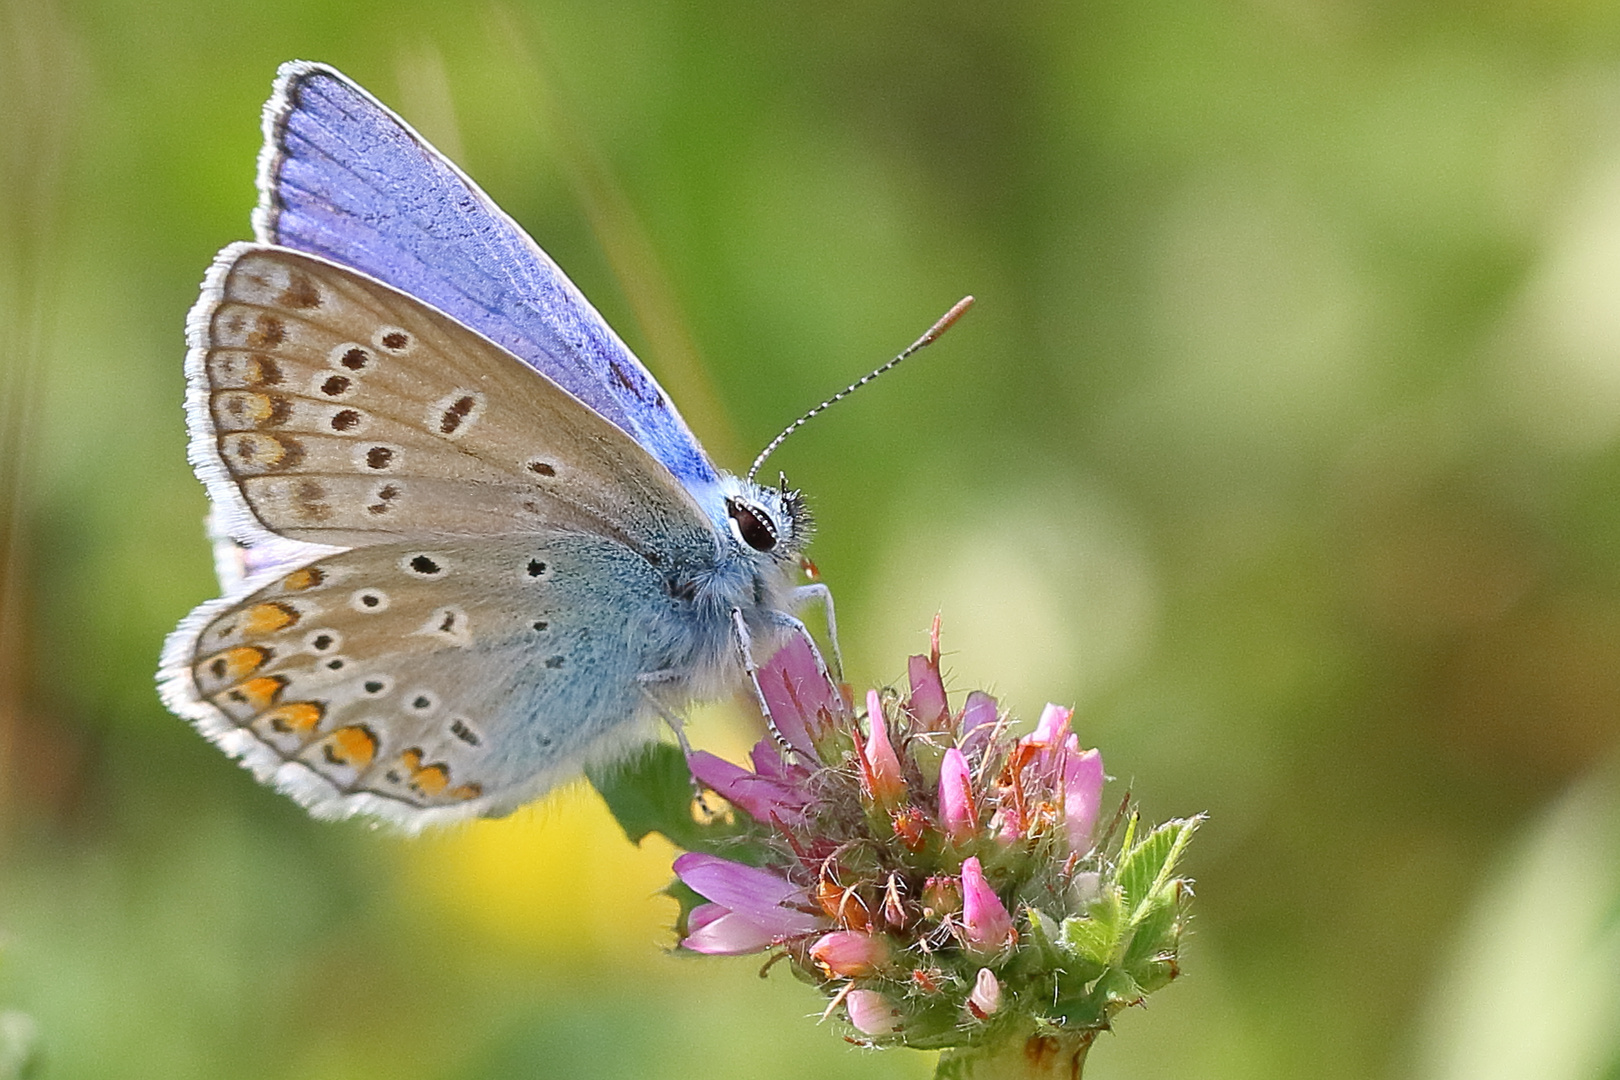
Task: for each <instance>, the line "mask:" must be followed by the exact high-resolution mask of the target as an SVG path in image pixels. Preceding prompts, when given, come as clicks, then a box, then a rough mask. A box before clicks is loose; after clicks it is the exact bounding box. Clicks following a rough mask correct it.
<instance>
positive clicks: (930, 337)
mask: <svg viewBox="0 0 1620 1080" xmlns="http://www.w3.org/2000/svg"><path fill="white" fill-rule="evenodd" d="M972 306H973V297H971V296H964V297H962V299H960V300H958V301H957V302H956V304H955V305H954V306H953V307H952V308H951V310H949V311H947V312H946V313H945V314H943V315H941V316H940V317H939V321H938V322H936V323H934V325H933V326H930V327H929V328H928V332H927V333H926V334H924V335H923V336H922V337H920V338H918V339H917V340H916V341H913V342H912V343H911V344H910V345H908V346H906V348H905V351H903V352H902V353H901V354H900V355H899V356H896V357H895V358H894V359H893V360H890V361H889V362H888V363H887V364H884V365H883V366H882V367H880V368H878V369H876V370H875V371H873V372H871V373H870V374H867V375H863V376H861V377H860V378H859V379H857V380H855V381H854V382H852V383H850V384H849V385H848V386H846V387H844V388H843V389H842V390H840V391H838V393H836V394H834V395H833V396H832V397H830V398H828V399H827V400H826V401H823V402H822V403H821V404H820V405H817V406H816V407H815V408H813V409H811V410H810V411H809V412H807V413H805V414H804V415H803V416H801V417H799V418H798V419H797V420H795V421H793V423H791V424H789V425H788V426H787V427H785V428H783V429H782V434H780V435H778V436H777V437H776V438H774V439H772V440H771V441H770V443H769V444H768V445H767V446H766V447H765V449H763V450H761V451H760V452H759V457H757V458H755V459H754V463H753V464H752V465H750V466H749V467H748V480H749V482H750V483H752V482H753V480H754V474H755V473H757V472H759V467H760V466H761V465H763V464H765V459H766V458H768V457H770V456H771V454H772V452H774V451H775V450H776V448H777V447H778V446H781V445H782V442H783V440H785V439H786V438H787V437H788V436H789V435H791V434H793V433H794V432H795V431H797V430H799V429H800V428H801V427H803V426H804V425H805V423H806V422H807V421H809V419H810V418H811V417H812V416H815V415H816V414H817V413H821V412H825V411H826V410H827V409H828V408H829V407H830V406H832V405H833V404H835V403H837V402H840V401H842V400H844V399H845V398H847V397H849V395H851V394H853V393H854V392H855V391H857V390H859V389H860V388H861V387H863V386H865V385H866V384H867V383H869V382H871V381H872V380H873V379H875V378H877V377H878V376H879V375H882V374H883V373H884V372H885V371H888V370H890V369H891V368H894V367H898V366H899V364H900V361H902V360H904V359H905V358H906V357H908V356H910V355H911V354H912V353H914V352H916V351H917V350H918V349H921V348H922V347H923V346H924V345H932V344H933V343H934V342H935V341H937V340H939V336H940V335H941V334H943V333H944V332H945V331H947V330H949V329H950V328H951V324H952V323H954V322H955V321H956V320H957V319H960V318H961V317H962V313H963V312H964V311H966V310H967V309H968V308H970V307H972Z"/></svg>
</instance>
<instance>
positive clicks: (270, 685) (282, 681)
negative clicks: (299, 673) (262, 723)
mask: <svg viewBox="0 0 1620 1080" xmlns="http://www.w3.org/2000/svg"><path fill="white" fill-rule="evenodd" d="M286 686H287V680H286V678H285V677H284V676H281V675H260V676H259V677H258V678H257V679H249V680H248V681H247V682H245V683H243V684H242V685H241V686H238V687H236V688H235V689H233V690H231V691H230V693H229V694H227V695H226V696H227V697H229V698H231V699H232V700H233V701H239V702H241V703H242V704H243V705H246V706H248V707H249V708H251V709H252V710H253V711H254V712H256V713H257V712H263V711H264V710H266V709H268V708H269V707H270V706H272V705H274V704H275V703H276V698H278V697H280V696H281V691H282V690H283V689H285V688H286Z"/></svg>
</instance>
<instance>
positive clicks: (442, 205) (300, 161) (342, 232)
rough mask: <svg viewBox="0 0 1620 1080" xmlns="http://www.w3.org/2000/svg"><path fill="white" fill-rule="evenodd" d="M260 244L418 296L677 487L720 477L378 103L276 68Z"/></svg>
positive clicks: (579, 299)
mask: <svg viewBox="0 0 1620 1080" xmlns="http://www.w3.org/2000/svg"><path fill="white" fill-rule="evenodd" d="M264 127H265V146H264V150H263V152H262V154H261V157H260V162H259V190H260V204H259V209H258V210H257V211H256V212H255V214H254V225H255V229H256V231H257V233H258V236H259V239H260V240H261V241H262V242H264V243H267V244H279V245H283V246H286V247H291V248H296V249H298V250H300V251H307V252H311V253H314V254H316V255H321V256H325V257H327V258H330V259H335V260H337V261H340V262H342V263H345V264H347V265H349V266H353V267H355V268H356V269H358V270H361V271H363V272H365V273H367V274H370V275H371V276H373V277H375V278H377V279H378V280H381V281H384V282H386V283H388V284H389V285H392V286H394V287H395V288H398V289H401V290H403V291H405V292H408V293H410V294H411V295H413V296H418V297H420V298H422V299H423V300H425V301H427V302H428V303H429V304H432V305H433V306H435V307H437V308H439V309H441V310H443V311H445V312H447V313H448V314H450V315H452V316H454V317H455V318H457V319H459V320H461V321H462V322H463V323H465V324H467V325H468V326H470V327H472V328H473V329H474V330H477V331H478V332H480V333H482V334H484V335H485V336H487V337H489V338H490V339H491V340H493V341H495V342H496V343H497V344H499V345H501V346H502V347H503V348H505V349H507V350H509V351H510V352H512V353H513V354H515V355H516V356H518V357H519V358H521V359H522V360H523V361H524V362H525V363H527V364H529V365H531V366H533V367H534V368H535V369H536V370H538V371H540V372H542V373H544V374H545V375H547V376H548V377H550V378H551V379H553V380H555V381H556V382H557V384H558V385H560V386H562V387H563V388H564V389H566V390H568V391H569V392H570V393H572V394H573V395H574V396H576V397H578V398H579V399H580V400H581V401H583V402H585V403H586V404H587V405H589V406H591V407H592V408H593V409H595V410H596V411H597V412H599V413H600V414H601V415H603V416H604V417H606V418H607V419H608V420H610V421H611V422H612V423H614V424H616V425H617V426H618V427H619V428H620V429H621V430H623V431H624V432H626V433H627V434H629V435H630V436H632V437H633V438H634V439H635V440H636V441H637V442H638V443H639V444H640V445H641V446H643V447H645V448H646V450H647V451H648V452H649V453H651V454H652V455H653V456H654V457H656V458H657V459H658V460H660V461H662V462H663V463H664V465H665V466H666V467H668V468H669V469H670V471H671V472H672V473H674V474H675V476H677V477H678V478H680V480H681V481H682V482H683V483H686V484H687V485H688V486H690V487H694V488H697V487H705V486H708V485H710V484H712V483H714V481H715V479H716V474H715V470H714V466H713V465H712V464H710V462H709V459H708V457H707V455H706V454H705V453H704V452H703V449H702V447H701V446H699V444H698V442H697V439H696V438H695V437H694V436H693V435H692V432H691V430H690V429H689V428H688V427H687V426H686V423H685V421H683V420H682V419H681V417H680V414H679V413H678V412H677V411H676V410H675V406H674V405H673V404H672V403H671V402H670V401H669V399H668V397H667V396H666V395H665V394H664V392H663V390H662V389H661V388H660V387H659V385H658V383H657V381H656V380H655V379H654V378H653V377H652V375H651V373H650V372H648V371H647V369H646V368H645V367H643V366H642V365H641V363H640V361H638V360H637V359H636V358H635V356H634V355H633V354H632V353H631V352H630V350H629V349H628V348H627V347H626V346H625V344H624V343H623V342H622V341H621V340H620V339H619V337H618V335H617V334H615V333H614V332H613V330H612V329H611V328H610V327H609V326H608V325H607V323H606V322H605V321H604V320H603V319H602V317H601V316H600V315H598V314H597V312H596V310H595V309H594V308H593V307H592V306H591V305H590V303H589V302H588V301H587V300H586V299H585V297H584V296H583V295H581V294H580V292H579V290H578V289H577V288H575V287H574V285H573V283H572V282H570V281H569V280H568V278H567V276H565V275H564V274H563V272H562V271H561V270H560V269H559V268H558V267H557V265H556V264H555V263H554V262H552V261H551V259H550V258H549V257H548V256H547V255H546V254H545V252H543V251H542V250H541V249H540V247H539V245H537V244H535V242H534V241H533V240H532V239H530V238H529V236H528V234H527V233H525V232H524V231H523V230H522V229H521V228H519V227H518V225H517V224H516V223H515V222H513V221H512V219H511V218H510V217H508V216H507V215H506V214H505V212H503V211H502V210H501V209H500V208H499V207H497V206H496V205H495V204H494V202H493V201H491V200H490V198H489V197H488V196H487V195H485V194H484V193H483V191H481V190H480V189H479V188H478V186H477V185H476V184H474V183H473V182H472V180H470V179H469V178H468V177H467V176H466V175H465V174H464V173H462V172H461V170H460V169H458V168H456V166H455V165H454V164H452V163H451V162H450V161H449V159H447V158H445V157H444V155H442V154H440V153H439V152H438V151H437V150H435V149H434V148H433V147H432V146H431V145H430V144H429V143H428V142H427V141H426V140H425V139H423V138H422V137H421V136H420V135H418V134H417V133H416V132H415V131H413V130H412V129H411V128H410V126H409V125H407V124H406V123H405V122H404V121H403V120H401V119H400V118H399V117H398V116H396V115H395V114H394V113H393V112H392V111H391V110H389V109H388V108H387V107H386V106H384V105H383V104H382V103H381V102H379V101H377V99H376V98H374V97H372V96H371V95H370V94H368V93H367V92H366V91H365V90H363V89H361V88H360V87H358V86H356V85H355V84H354V83H352V82H350V81H349V80H348V79H347V78H345V77H344V76H343V75H341V74H339V73H338V72H336V71H334V70H332V69H331V68H328V67H326V66H324V65H321V64H311V63H306V62H302V61H295V62H292V63H288V64H284V65H283V66H282V68H281V71H280V73H279V76H278V78H277V80H276V91H275V94H274V96H273V97H272V98H271V100H270V102H269V104H268V105H266V107H265V122H264Z"/></svg>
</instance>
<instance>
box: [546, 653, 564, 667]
mask: <svg viewBox="0 0 1620 1080" xmlns="http://www.w3.org/2000/svg"><path fill="white" fill-rule="evenodd" d="M562 666H563V658H562V657H561V656H548V657H546V667H548V668H551V669H553V670H555V669H557V668H560V667H562Z"/></svg>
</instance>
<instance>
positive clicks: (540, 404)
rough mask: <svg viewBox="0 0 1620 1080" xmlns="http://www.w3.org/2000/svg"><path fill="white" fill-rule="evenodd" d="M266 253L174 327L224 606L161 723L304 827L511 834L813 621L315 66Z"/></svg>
mask: <svg viewBox="0 0 1620 1080" xmlns="http://www.w3.org/2000/svg"><path fill="white" fill-rule="evenodd" d="M264 136H265V141H264V148H263V151H262V152H261V155H260V159H259V197H260V198H259V205H258V208H257V209H256V210H255V211H254V214H253V226H254V232H255V235H256V241H255V242H254V243H238V244H232V245H230V246H228V247H226V248H225V249H224V250H223V251H221V252H220V253H219V255H218V256H217V257H216V259H215V261H214V264H213V266H212V268H211V269H210V270H209V272H208V275H207V277H206V278H205V280H204V282H203V286H202V295H201V297H200V298H199V300H198V301H197V304H196V306H195V307H194V308H193V309H192V311H191V314H190V316H189V318H188V321H187V326H186V332H187V343H188V346H189V352H188V354H187V359H186V379H187V396H186V417H187V422H188V427H189V429H190V438H191V441H190V458H191V462H192V466H193V467H194V468H195V470H196V471H197V474H198V476H199V477H200V478H201V479H202V481H203V483H204V484H205V485H206V486H207V489H208V494H209V496H210V498H211V499H212V501H213V506H214V517H213V521H214V522H215V532H216V536H217V542H216V552H217V556H218V559H217V561H218V563H219V568H220V577H221V582H222V585H223V586H224V591H225V595H224V596H223V597H222V598H220V599H218V600H212V601H209V602H208V603H205V604H203V605H202V606H201V607H199V608H197V609H196V610H195V611H193V612H192V613H191V614H190V615H189V616H188V617H187V618H186V619H185V620H184V621H183V622H182V623H181V624H180V626H179V628H178V629H176V630H175V632H174V633H173V634H171V635H170V636H169V639H168V641H167V643H166V645H165V648H164V653H163V661H162V669H161V671H160V673H159V676H160V680H161V688H162V694H163V698H164V701H165V702H166V703H167V705H168V706H169V707H170V708H171V709H173V710H174V711H175V712H176V713H178V714H180V715H181V716H183V717H185V718H187V719H188V720H190V721H191V722H192V723H193V724H195V725H196V726H197V728H198V729H199V730H201V731H202V733H203V734H204V735H206V736H207V737H208V738H209V739H211V740H213V741H214V742H215V743H217V744H218V745H219V746H220V747H221V748H222V749H224V750H225V752H226V753H228V754H230V755H231V756H232V757H234V758H238V759H240V760H241V762H242V763H243V764H244V765H245V766H246V767H247V768H249V769H251V770H252V771H253V773H254V774H255V775H256V776H257V777H258V778H259V779H260V780H261V781H264V782H266V783H271V784H274V785H275V786H276V787H277V788H279V789H281V790H282V791H285V792H286V793H288V794H289V795H291V796H292V797H293V798H295V799H297V800H298V801H299V802H301V803H303V804H304V805H305V806H307V807H308V808H309V809H310V811H311V812H312V813H314V814H316V815H317V816H320V817H334V818H335V817H346V816H349V815H352V814H364V815H368V816H372V817H375V818H380V819H384V820H388V821H391V822H394V823H396V824H399V825H402V826H404V827H406V828H411V829H414V828H418V827H421V826H422V825H425V824H429V823H435V822H441V821H448V820H453V819H457V818H464V817H469V816H473V815H478V814H483V815H499V814H503V813H506V812H509V811H510V810H512V809H513V808H514V807H516V806H518V805H520V804H522V803H524V802H527V801H529V800H531V799H533V798H535V797H537V796H538V795H540V794H541V793H543V792H544V791H546V790H547V789H548V788H550V787H552V786H554V785H555V784H556V783H558V782H559V781H561V780H563V779H566V778H568V777H569V776H571V775H573V774H574V773H576V772H577V771H578V769H579V767H580V765H581V764H582V763H584V762H587V761H590V760H595V759H599V758H601V757H604V756H607V755H611V754H613V753H615V752H617V751H619V750H621V749H622V748H624V747H625V746H627V745H630V744H633V743H635V742H638V741H640V740H641V739H644V738H646V737H647V735H648V728H649V723H648V721H649V719H650V717H652V716H653V715H655V714H656V713H658V712H659V711H661V710H665V709H668V708H669V707H671V706H672V705H677V704H679V703H680V702H683V701H686V700H689V699H691V698H693V697H699V696H707V695H712V694H714V693H716V692H718V691H719V690H720V689H721V688H723V687H724V686H725V685H727V684H728V683H729V682H730V681H731V680H732V679H734V678H735V677H736V674H737V672H738V670H739V666H740V663H745V662H746V657H747V653H748V650H747V642H748V641H749V640H750V639H751V638H758V639H760V640H762V641H769V640H773V639H775V638H777V637H778V636H779V634H780V632H781V631H783V630H785V629H787V628H790V627H794V626H798V625H799V623H798V620H797V619H796V618H795V617H794V616H793V615H792V611H793V610H794V609H795V608H796V607H797V606H799V605H802V604H803V603H805V602H807V601H811V600H817V599H819V600H821V601H823V602H825V603H826V604H827V605H828V614H829V619H830V616H831V603H830V597H829V595H828V594H827V592H826V589H825V587H824V586H821V585H798V586H795V585H794V584H793V583H792V581H791V577H790V574H791V571H792V569H793V567H794V566H795V564H796V561H797V558H798V553H799V551H800V550H801V549H802V547H803V546H804V544H805V542H806V541H807V539H808V535H809V531H810V524H809V519H808V516H807V514H806V512H805V509H804V506H803V504H802V502H801V500H800V498H799V495H798V493H797V492H794V491H788V490H786V488H785V485H784V486H783V487H781V488H767V487H762V486H760V485H758V484H755V483H754V482H753V481H752V479H742V478H739V477H736V476H732V475H730V474H728V473H725V472H722V471H720V470H719V469H717V468H716V467H715V466H714V465H713V464H712V463H711V462H710V460H709V458H708V455H707V454H706V453H704V450H703V448H702V447H701V446H700V445H699V444H698V442H697V440H696V438H695V437H694V436H693V435H692V432H691V431H690V430H689V429H688V428H687V426H686V424H685V422H683V421H682V419H681V417H680V415H679V413H677V412H676V410H675V407H674V405H673V404H671V402H670V401H669V399H668V397H667V396H666V395H665V394H664V392H663V390H662V389H661V388H660V387H659V385H658V383H657V382H656V381H655V380H654V379H653V377H652V375H651V374H650V373H649V372H648V371H647V369H646V368H644V367H643V366H642V365H641V363H640V362H639V361H637V360H636V358H635V357H634V356H633V355H631V353H630V350H629V349H628V348H626V347H625V345H624V343H623V342H621V341H620V340H619V338H618V336H617V335H615V334H614V332H613V331H612V330H611V329H609V327H608V326H607V324H606V323H605V322H604V321H603V320H602V318H601V317H600V316H599V315H598V314H597V313H596V311H595V310H594V309H593V308H592V307H591V305H590V304H589V303H588V302H587V301H586V300H585V298H584V297H583V296H582V295H580V293H579V291H578V290H577V289H576V288H575V287H574V285H573V284H572V283H571V282H570V281H569V280H568V278H567V277H565V276H564V275H563V273H562V271H561V270H559V269H558V268H557V266H556V265H555V264H554V263H553V262H552V261H551V259H550V258H548V257H547V256H546V254H545V253H544V252H543V251H541V250H540V248H539V247H538V246H537V245H536V244H535V243H534V241H533V240H531V239H530V238H529V236H528V235H527V234H526V233H524V231H523V230H522V229H521V228H519V227H518V225H517V224H516V223H515V222H513V221H512V219H511V218H509V217H508V216H507V215H506V214H505V213H503V212H502V211H501V210H500V209H499V208H498V207H497V206H495V204H494V203H493V202H492V201H490V199H489V198H488V197H487V196H486V195H485V194H484V193H483V192H482V191H480V190H479V189H478V187H477V186H476V185H475V184H474V183H473V182H472V181H471V180H470V179H468V178H467V177H466V176H465V175H464V174H463V173H462V172H461V171H460V170H459V169H458V168H457V167H456V166H455V165H454V164H452V163H451V162H450V161H449V160H448V159H446V158H445V157H444V156H443V155H441V154H440V153H439V152H438V151H437V150H435V149H434V148H433V147H432V146H430V145H429V144H428V143H427V142H426V140H424V139H423V138H422V137H421V136H419V135H418V134H416V132H414V131H413V130H412V129H411V128H410V127H409V126H408V125H407V124H406V123H405V122H404V121H403V120H401V119H400V118H399V117H397V116H396V115H394V113H393V112H391V111H390V110H389V109H388V108H387V107H386V106H384V105H382V104H381V103H380V102H379V101H377V100H376V99H375V98H373V97H372V96H371V95H370V94H368V93H367V92H366V91H364V90H362V89H361V88H360V87H359V86H357V85H355V84H354V83H353V82H351V81H349V80H348V79H347V78H345V77H344V76H343V75H341V74H339V73H338V72H337V71H335V70H333V69H332V68H329V67H326V66H323V65H320V64H313V63H306V62H293V63H288V64H285V65H283V66H282V68H281V70H280V71H279V73H278V77H277V80H276V84H275V91H274V94H273V96H272V97H271V99H270V101H269V103H268V104H267V105H266V107H265V113H264Z"/></svg>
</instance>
